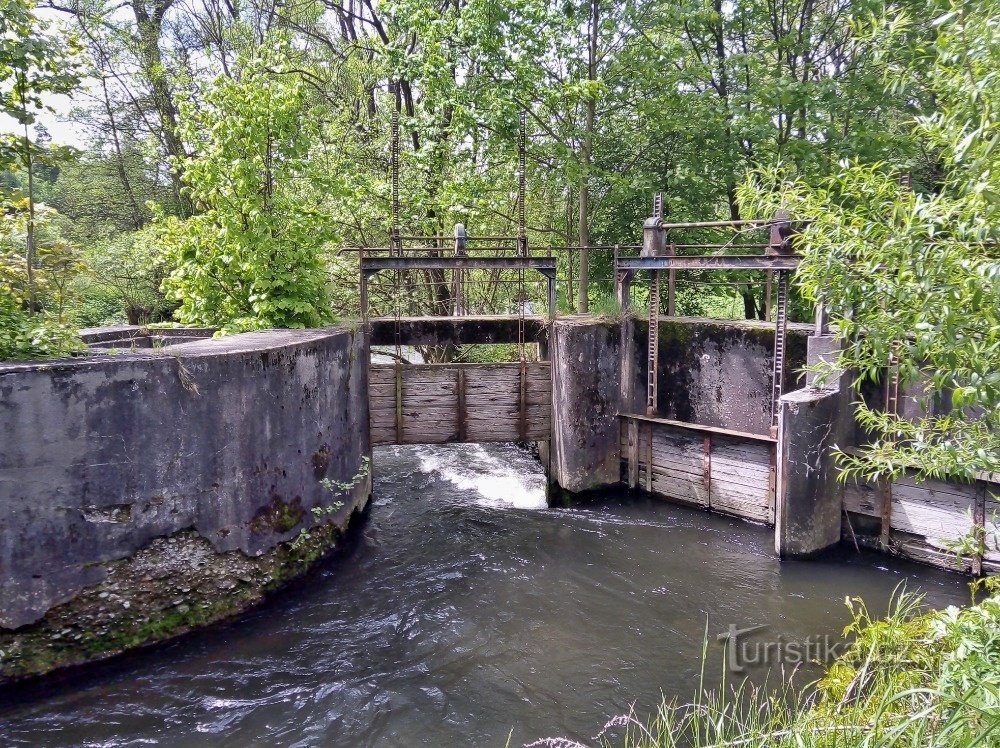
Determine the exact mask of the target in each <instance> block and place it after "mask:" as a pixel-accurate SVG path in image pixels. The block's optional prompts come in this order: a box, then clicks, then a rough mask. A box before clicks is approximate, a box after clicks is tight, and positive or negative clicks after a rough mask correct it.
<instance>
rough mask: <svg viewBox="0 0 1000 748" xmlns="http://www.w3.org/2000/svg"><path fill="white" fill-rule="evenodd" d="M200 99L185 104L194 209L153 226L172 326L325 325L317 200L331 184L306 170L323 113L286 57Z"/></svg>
mask: <svg viewBox="0 0 1000 748" xmlns="http://www.w3.org/2000/svg"><path fill="white" fill-rule="evenodd" d="M202 96H203V100H202V101H201V102H200V103H196V102H195V101H193V100H188V101H186V102H183V103H182V106H181V122H182V126H181V127H182V135H183V137H184V139H185V140H186V141H187V142H190V143H192V144H193V145H194V147H195V149H196V154H197V155H195V156H192V157H191V158H189V159H187V160H186V162H185V163H184V181H185V183H186V184H187V185H188V188H189V189H190V195H191V199H192V201H193V202H194V204H195V206H196V207H197V210H198V212H197V213H196V214H195V215H194V216H192V217H190V218H187V219H181V218H176V217H170V218H167V217H164V218H162V219H161V220H160V221H159V223H158V237H159V240H160V241H161V242H162V245H163V247H164V250H165V252H166V256H167V261H168V263H169V264H170V265H171V267H172V268H173V269H172V271H171V273H170V275H169V277H168V278H167V281H166V283H165V285H164V287H165V289H166V290H167V294H168V297H169V298H172V299H175V300H177V301H179V302H180V308H179V309H178V310H177V313H176V315H177V318H178V319H179V320H180V321H182V322H185V323H195V324H202V325H212V326H217V327H221V328H224V329H225V330H229V331H234V330H248V329H261V328H269V327H271V328H275V327H276V328H294V327H315V326H318V325H322V324H325V323H328V322H330V321H331V319H332V315H331V312H330V308H329V299H328V294H327V289H326V277H325V268H324V264H323V258H322V254H321V250H322V247H323V245H324V244H325V243H326V242H327V241H328V240H329V239H330V238H331V236H332V233H331V232H332V226H331V223H330V220H329V217H328V215H327V214H326V213H325V212H324V210H323V208H322V206H321V205H320V204H319V197H320V196H321V195H323V196H325V197H329V195H330V194H331V193H332V191H333V182H332V180H330V179H328V178H326V177H325V176H319V175H317V174H316V173H315V172H314V171H312V170H311V168H310V164H309V155H310V149H311V148H312V147H313V146H315V145H316V144H317V139H318V137H319V126H318V122H319V119H320V117H321V114H320V113H319V112H317V111H316V110H315V109H313V108H312V107H311V106H310V105H309V101H308V97H307V90H306V84H305V82H304V81H303V79H302V78H301V76H300V75H299V74H298V73H297V72H295V71H293V70H289V69H287V64H286V63H285V62H283V61H282V58H281V55H279V54H277V53H274V54H263V53H262V54H260V55H254V56H251V57H248V58H246V59H243V60H241V64H240V75H239V78H238V79H232V78H227V77H219V78H217V79H215V80H214V81H213V82H212V83H211V84H209V85H207V86H205V88H204V90H203V91H202Z"/></svg>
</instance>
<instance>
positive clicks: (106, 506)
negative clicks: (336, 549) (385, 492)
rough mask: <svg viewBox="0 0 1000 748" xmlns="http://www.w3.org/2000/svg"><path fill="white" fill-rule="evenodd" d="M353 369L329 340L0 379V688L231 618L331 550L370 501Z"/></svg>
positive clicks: (86, 362)
mask: <svg viewBox="0 0 1000 748" xmlns="http://www.w3.org/2000/svg"><path fill="white" fill-rule="evenodd" d="M366 353H367V352H366V350H365V348H364V340H363V336H362V335H360V334H357V333H355V332H353V331H351V330H346V329H327V330H310V331H273V332H259V333H248V334H244V335H235V336H232V337H228V338H219V339H211V340H204V341H199V342H194V343H187V344H183V345H177V346H172V347H171V348H170V349H169V352H165V351H154V352H150V353H148V354H120V355H116V356H112V355H107V354H105V355H103V356H97V357H91V358H88V359H83V360H70V361H58V362H50V363H33V364H8V365H0V433H2V434H4V443H3V449H2V450H0V599H2V601H3V606H2V609H0V651H2V653H3V654H2V658H0V680H2V678H3V677H4V676H7V677H10V676H19V675H25V674H30V673H33V672H38V671H41V670H46V669H50V668H52V667H57V666H59V665H62V664H67V663H72V662H79V661H82V660H86V659H93V658H97V657H101V656H104V655H106V654H107V653H109V652H115V651H119V650H120V649H122V648H124V647H128V646H134V645H136V644H139V643H142V642H144V641H147V640H150V639H156V638H162V637H164V636H168V635H171V634H173V633H177V632H178V631H181V630H184V629H186V628H188V627H190V626H192V625H197V624H199V623H203V622H205V621H207V620H214V619H216V618H218V617H221V616H224V615H226V614H229V613H231V612H233V611H235V610H238V609H240V608H241V607H242V606H244V605H245V604H247V601H249V600H252V599H255V598H256V597H257V596H259V595H260V594H262V592H263V591H266V589H269V588H270V587H271V586H273V584H275V583H276V582H277V581H280V580H281V579H284V578H287V577H288V576H290V575H293V574H294V573H297V572H298V571H299V570H300V567H301V566H302V565H304V564H307V563H308V561H309V560H311V559H312V558H315V557H317V556H318V555H320V554H321V553H322V552H323V550H324V549H325V548H327V547H329V546H330V545H331V544H333V542H334V541H335V538H336V534H337V532H339V530H341V529H343V527H344V526H345V525H346V524H347V522H348V519H349V517H350V516H351V514H352V513H353V512H354V511H355V510H357V509H358V508H360V507H363V506H364V504H365V503H366V501H367V497H368V495H369V493H370V477H369V473H368V470H367V466H368V459H369V454H370V447H369V442H368V409H367V403H366V393H367V355H366ZM326 479H330V481H338V482H340V484H344V483H346V484H349V485H350V487H349V488H347V489H344V488H343V487H342V486H341V485H340V484H338V483H331V482H329V481H327V480H326ZM165 542H166V543H167V544H166V545H164V543H165ZM171 545H176V546H177V547H178V548H180V547H183V548H185V549H187V551H188V552H187V553H186V554H182V555H181V556H179V557H177V558H174V556H175V554H174V553H173V552H172V551H171V549H170V547H169V546H171ZM158 549H161V550H158ZM162 549H165V550H162ZM156 558H159V559H160V561H161V562H162V563H160V562H156V561H155V559H156ZM178 558H189V559H190V560H191V563H190V564H186V563H184V562H179V561H178V560H177V559H178ZM150 559H153V560H152V561H151V560H150ZM171 559H172V560H171ZM168 562H169V563H168ZM212 579H214V580H216V581H217V582H218V583H220V584H222V585H223V586H222V587H221V588H216V587H213V588H212V589H211V591H206V586H205V585H206V583H207V582H208V581H210V580H212ZM150 580H153V582H155V583H152V582H150ZM109 585H112V586H111V587H109ZM102 593H103V594H102ZM230 593H232V594H230ZM130 601H132V602H134V603H135V604H134V605H133V604H132V603H130ZM182 608H183V609H184V610H182ZM179 611H180V612H179ZM64 628H65V629H67V630H66V631H63V629H64ZM57 634H58V636H56V635H57ZM41 640H45V641H47V642H48V644H49V645H50V646H49V647H48V649H49V650H50V651H48V652H46V653H45V656H44V657H39V652H41V651H42V650H41V649H40V648H39V647H38V646H37V645H38V643H39V641H41ZM32 658H34V659H32Z"/></svg>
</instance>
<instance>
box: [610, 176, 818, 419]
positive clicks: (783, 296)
mask: <svg viewBox="0 0 1000 748" xmlns="http://www.w3.org/2000/svg"><path fill="white" fill-rule="evenodd" d="M642 228H643V230H642V250H641V252H640V255H639V256H638V257H622V256H620V255H619V254H618V252H617V251H616V253H615V283H616V294H617V297H618V301H619V303H620V305H621V308H622V310H623V311H627V310H628V306H629V301H630V291H629V289H630V286H631V284H632V280H633V279H634V278H635V274H636V272H638V271H640V270H648V271H650V273H651V279H650V287H649V342H648V360H647V369H646V371H647V378H646V415H647V416H650V417H653V416H655V415H656V403H657V392H656V379H657V373H658V372H657V369H658V353H659V351H658V342H659V318H660V314H659V311H660V273H661V272H662V271H667V275H668V279H667V316H673V315H674V292H675V283H676V273H677V271H678V270H763V271H766V272H767V273H768V278H767V289H768V291H767V297H768V298H767V307H768V308H769V307H770V276H771V273H772V272H774V273H776V274H777V282H778V288H777V294H776V296H777V298H776V307H775V311H774V363H773V370H772V390H771V437H772V438H775V437H777V433H778V413H779V407H778V405H779V400H780V398H781V395H782V393H783V392H784V387H785V352H786V336H787V329H788V276H789V273H790V272H791V271H792V270H794V269H795V268H796V267H798V264H799V260H800V258H799V256H798V255H796V254H795V253H794V252H793V250H792V243H791V236H792V223H791V221H790V220H789V216H788V214H786V213H782V212H779V213H778V215H777V216H776V217H775V218H773V219H771V220H740V221H704V222H700V223H666V222H665V221H664V220H663V197H662V195H661V194H660V193H657V195H656V197H655V199H654V200H653V215H652V216H651V217H650V218H647V219H646V221H645V223H644V224H643V227H642ZM705 228H730V229H734V230H748V229H755V228H769V229H770V237H769V241H768V243H767V245H765V246H764V249H765V251H764V254H762V255H723V254H711V255H678V254H677V245H676V244H675V243H674V242H670V243H669V244H668V242H667V236H668V232H669V231H671V230H684V229H705ZM726 246H727V245H719V248H720V249H723V248H725V247H726ZM818 314H820V315H821V314H822V312H821V311H820V312H818ZM817 319H819V317H817Z"/></svg>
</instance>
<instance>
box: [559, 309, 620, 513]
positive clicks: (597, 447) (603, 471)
mask: <svg viewBox="0 0 1000 748" xmlns="http://www.w3.org/2000/svg"><path fill="white" fill-rule="evenodd" d="M552 339H553V343H552V345H550V346H549V348H548V354H549V355H550V357H551V360H552V366H553V367H554V370H553V382H554V384H553V387H554V389H553V392H552V422H553V429H552V431H553V433H552V440H553V451H552V466H551V470H552V475H551V476H550V477H551V478H552V480H554V481H555V483H557V484H558V485H559V486H560V487H561V488H563V489H565V490H567V491H570V492H573V493H580V492H583V491H589V490H592V489H596V488H600V487H601V486H607V485H611V484H614V483H617V482H618V480H619V477H620V467H619V447H618V440H619V430H618V429H619V427H618V413H619V396H620V391H621V376H620V374H621V333H620V327H619V324H618V323H617V322H611V321H605V320H600V319H598V318H594V317H583V316H581V317H563V318H561V319H558V320H557V321H556V322H555V325H554V334H553V336H552Z"/></svg>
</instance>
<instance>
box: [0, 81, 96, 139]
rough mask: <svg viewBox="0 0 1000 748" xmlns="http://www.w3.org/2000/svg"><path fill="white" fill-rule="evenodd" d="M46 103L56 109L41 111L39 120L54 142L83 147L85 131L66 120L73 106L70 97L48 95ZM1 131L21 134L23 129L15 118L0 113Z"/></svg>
mask: <svg viewBox="0 0 1000 748" xmlns="http://www.w3.org/2000/svg"><path fill="white" fill-rule="evenodd" d="M45 103H46V105H47V106H49V107H51V108H52V109H53V110H54V111H51V112H49V111H45V112H40V113H39V115H38V121H39V123H41V124H42V125H44V126H45V128H46V129H47V130H48V131H49V133H50V134H51V135H52V142H53V143H56V144H58V145H71V146H74V147H76V148H83V146H84V144H85V140H84V139H85V133H84V132H83V131H82V129H81V128H80V127H79V125H77V124H75V123H73V122H66V121H64V120H65V119H66V116H67V115H68V114H69V111H70V109H71V108H72V107H73V102H72V100H71V99H70V97H69V96H64V95H62V94H60V95H58V96H46V97H45ZM0 132H13V133H17V134H18V135H20V134H21V132H22V131H21V128H20V126H19V125H18V124H17V122H16V121H15V120H14V119H12V118H10V117H8V116H7V115H5V114H0Z"/></svg>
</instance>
